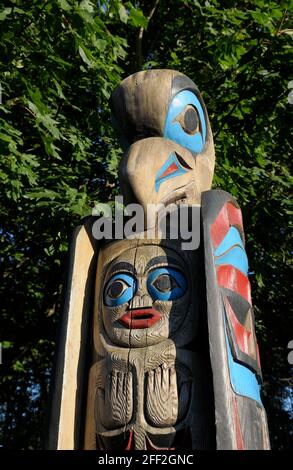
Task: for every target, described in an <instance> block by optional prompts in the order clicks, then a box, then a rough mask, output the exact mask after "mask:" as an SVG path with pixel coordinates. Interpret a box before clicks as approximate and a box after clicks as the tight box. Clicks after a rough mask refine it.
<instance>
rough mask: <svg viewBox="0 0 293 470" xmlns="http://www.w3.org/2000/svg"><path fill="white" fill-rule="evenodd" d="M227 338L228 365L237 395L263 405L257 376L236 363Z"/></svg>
mask: <svg viewBox="0 0 293 470" xmlns="http://www.w3.org/2000/svg"><path fill="white" fill-rule="evenodd" d="M225 336H226V345H227V353H228V364H229V370H230V379H231V385H232V388H233V390H234V392H235V393H237V394H238V395H242V396H244V397H248V398H252V399H253V400H255V401H257V402H258V403H260V404H261V405H262V401H261V398H260V385H259V384H258V382H257V379H256V376H255V374H254V373H253V372H252V371H251V370H250V369H248V368H247V367H245V366H244V365H242V364H239V363H238V362H235V361H234V359H233V356H232V353H231V348H230V344H229V341H228V338H227V334H226V333H225Z"/></svg>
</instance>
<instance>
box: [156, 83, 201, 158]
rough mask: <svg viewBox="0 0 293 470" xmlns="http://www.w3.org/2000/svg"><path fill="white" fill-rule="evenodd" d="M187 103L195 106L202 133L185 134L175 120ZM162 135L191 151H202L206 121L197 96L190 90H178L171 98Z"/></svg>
mask: <svg viewBox="0 0 293 470" xmlns="http://www.w3.org/2000/svg"><path fill="white" fill-rule="evenodd" d="M187 105H192V106H194V107H195V108H196V110H197V112H198V115H199V119H200V124H201V129H202V134H201V133H200V132H197V133H196V134H194V135H190V134H187V133H186V132H185V131H184V130H183V129H182V127H181V125H180V123H179V122H178V121H177V120H176V119H177V118H178V116H179V115H180V113H182V111H183V110H184V108H185V107H186V106H187ZM164 137H165V138H166V139H170V140H173V141H174V142H177V143H178V144H180V145H182V146H183V147H185V148H187V149H188V150H190V151H191V152H195V153H200V152H202V150H203V148H204V145H205V141H206V122H205V117H204V111H203V109H202V106H201V104H200V102H199V100H198V98H197V97H196V96H195V94H194V93H192V92H191V91H189V90H183V91H180V92H179V93H178V94H177V95H175V96H174V98H173V99H172V101H171V103H170V105H169V109H168V113H167V117H166V122H165V127H164Z"/></svg>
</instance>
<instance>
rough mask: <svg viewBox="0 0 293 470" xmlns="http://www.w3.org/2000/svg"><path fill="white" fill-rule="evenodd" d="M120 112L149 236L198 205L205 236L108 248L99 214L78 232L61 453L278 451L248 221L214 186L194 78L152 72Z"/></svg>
mask: <svg viewBox="0 0 293 470" xmlns="http://www.w3.org/2000/svg"><path fill="white" fill-rule="evenodd" d="M111 107H112V115H113V122H114V125H115V127H116V128H117V130H118V132H119V135H120V138H121V142H122V145H123V147H124V148H125V154H124V156H123V158H122V161H121V163H120V169H119V182H120V188H121V192H122V195H123V197H124V204H125V205H128V204H133V203H136V204H139V205H140V206H142V207H143V209H144V213H145V214H146V213H148V217H146V218H145V223H146V225H145V230H146V232H147V231H148V230H150V229H154V228H155V229H156V228H158V224H159V213H158V210H157V207H162V206H163V207H164V208H168V207H171V206H174V205H175V207H177V208H180V207H181V206H183V205H184V206H187V207H189V206H190V207H197V208H198V211H199V212H200V217H199V218H198V220H197V221H196V223H197V229H198V232H199V233H200V240H199V243H198V245H197V246H196V247H195V248H193V249H192V250H190V249H188V248H184V245H183V244H182V239H181V238H180V236H178V238H177V239H174V238H172V237H169V236H165V237H164V236H162V235H161V234H159V232H155V233H156V234H157V235H156V236H155V237H153V238H151V239H150V238H149V237H144V236H139V237H133V238H125V239H123V240H114V241H103V242H101V241H100V242H98V241H97V240H96V239H95V237H94V230H93V228H94V224H95V218H89V219H87V220H86V221H85V222H84V224H83V225H81V226H80V227H78V228H77V229H76V232H75V235H74V238H73V243H72V248H71V255H70V266H69V274H68V287H67V297H66V301H65V305H64V316H63V326H62V329H61V333H60V342H59V354H58V357H57V361H56V371H55V382H54V387H53V399H52V408H51V423H50V436H49V447H50V448H55V449H80V448H84V449H96V450H99V449H104V450H105V449H106V450H111V449H113V450H134V449H136V450H144V449H180V448H189V449H235V450H236V449H268V448H269V438H268V430H267V422H266V414H265V410H264V408H263V405H262V402H261V398H260V384H261V369H260V362H259V354H258V347H257V342H256V337H255V332H254V316H253V309H252V303H251V296H250V284H249V280H248V278H247V273H248V261H247V256H246V253H245V244H244V232H243V223H242V216H241V211H240V209H239V207H238V205H237V203H236V201H235V200H234V198H233V197H232V196H230V195H229V194H228V193H226V192H224V191H222V190H211V189H210V188H211V184H212V178H213V171H214V163H215V152H214V144H213V137H212V132H211V127H210V123H209V119H208V115H207V111H206V108H205V105H204V102H203V99H202V97H201V95H200V93H199V91H198V89H197V87H196V86H195V84H194V83H193V82H192V81H191V80H190V79H189V78H188V77H186V76H185V75H183V74H181V73H178V72H176V71H173V70H147V71H144V72H138V73H136V74H134V75H131V76H130V77H128V78H126V79H125V80H123V82H122V83H121V85H120V86H119V87H118V88H117V89H116V90H115V91H114V93H113V94H112V97H111ZM150 204H153V206H151V209H150V206H149V205H150ZM140 235H141V234H140Z"/></svg>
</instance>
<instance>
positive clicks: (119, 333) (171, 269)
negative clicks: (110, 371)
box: [100, 245, 197, 347]
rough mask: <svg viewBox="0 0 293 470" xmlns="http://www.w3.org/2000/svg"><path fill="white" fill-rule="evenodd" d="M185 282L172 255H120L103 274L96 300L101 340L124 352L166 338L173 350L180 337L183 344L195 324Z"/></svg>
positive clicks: (146, 250) (150, 251)
mask: <svg viewBox="0 0 293 470" xmlns="http://www.w3.org/2000/svg"><path fill="white" fill-rule="evenodd" d="M190 277H191V270H190V266H188V264H187V263H186V262H185V261H184V260H183V258H182V257H180V256H179V254H178V253H177V252H176V251H175V250H172V249H169V248H163V247H160V246H157V245H144V246H139V247H138V248H131V249H128V250H125V251H124V252H122V253H121V254H120V255H119V256H117V258H115V259H114V260H113V261H112V262H111V264H110V265H109V267H108V269H107V270H106V275H105V280H104V283H103V286H102V292H101V296H100V302H101V311H102V320H103V324H104V328H105V331H106V334H107V336H108V337H109V338H110V340H111V341H112V342H113V343H114V344H117V345H122V346H127V347H142V346H148V345H153V344H156V343H158V342H160V341H162V340H164V339H167V338H172V339H174V340H175V342H176V344H177V342H178V341H179V342H180V339H181V337H184V343H185V344H186V343H187V342H188V341H189V340H190V339H191V337H192V336H194V335H195V332H196V323H197V309H196V308H194V300H193V297H194V292H193V288H192V285H191V284H192V283H191V280H190ZM191 312H192V314H191ZM177 340H178V341H177Z"/></svg>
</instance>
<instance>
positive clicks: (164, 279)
mask: <svg viewBox="0 0 293 470" xmlns="http://www.w3.org/2000/svg"><path fill="white" fill-rule="evenodd" d="M153 286H154V287H155V288H156V289H158V291H160V292H171V290H173V289H175V287H178V284H177V282H176V281H175V279H174V278H173V277H171V276H169V275H168V274H162V275H161V276H159V277H157V279H156V280H155V281H154V282H153Z"/></svg>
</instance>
